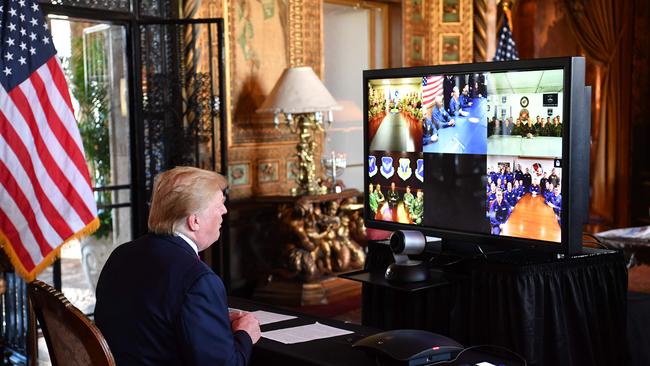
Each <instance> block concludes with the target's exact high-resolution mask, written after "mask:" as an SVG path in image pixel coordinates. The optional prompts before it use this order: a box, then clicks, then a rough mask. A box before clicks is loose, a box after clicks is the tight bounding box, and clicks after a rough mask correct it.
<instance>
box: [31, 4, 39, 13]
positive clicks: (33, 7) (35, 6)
mask: <svg viewBox="0 0 650 366" xmlns="http://www.w3.org/2000/svg"><path fill="white" fill-rule="evenodd" d="M32 11H38V4H36V3H33V4H32Z"/></svg>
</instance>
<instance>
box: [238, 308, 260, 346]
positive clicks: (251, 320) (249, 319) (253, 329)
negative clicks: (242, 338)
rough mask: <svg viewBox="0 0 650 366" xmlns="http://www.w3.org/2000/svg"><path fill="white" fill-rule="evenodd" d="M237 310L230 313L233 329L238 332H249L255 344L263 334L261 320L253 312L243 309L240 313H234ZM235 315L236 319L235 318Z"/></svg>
mask: <svg viewBox="0 0 650 366" xmlns="http://www.w3.org/2000/svg"><path fill="white" fill-rule="evenodd" d="M233 313H236V312H231V313H230V319H231V327H232V331H233V332H236V331H238V330H243V331H244V332H246V333H248V335H249V336H250V337H251V340H252V341H253V344H255V343H257V341H258V340H259V339H260V337H261V336H262V331H261V330H260V322H259V321H258V320H257V319H256V318H255V316H253V314H251V313H247V312H244V311H242V312H241V313H240V314H233ZM233 317H235V319H233Z"/></svg>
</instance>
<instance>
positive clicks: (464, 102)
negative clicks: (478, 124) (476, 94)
mask: <svg viewBox="0 0 650 366" xmlns="http://www.w3.org/2000/svg"><path fill="white" fill-rule="evenodd" d="M458 99H460V107H461V108H463V109H465V108H469V107H470V105H469V103H470V102H471V101H472V98H470V97H469V95H465V94H461V95H460V97H459V98H458Z"/></svg>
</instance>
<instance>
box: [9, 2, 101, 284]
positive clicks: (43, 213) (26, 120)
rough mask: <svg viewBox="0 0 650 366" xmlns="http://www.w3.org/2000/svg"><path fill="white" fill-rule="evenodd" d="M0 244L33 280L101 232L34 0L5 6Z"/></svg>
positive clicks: (62, 88) (67, 100) (53, 57)
mask: <svg viewBox="0 0 650 366" xmlns="http://www.w3.org/2000/svg"><path fill="white" fill-rule="evenodd" d="M0 20H1V23H0V42H2V43H1V44H0V84H1V86H0V203H1V204H0V243H2V244H3V248H4V250H5V252H6V253H7V255H8V256H9V259H10V260H11V262H12V264H13V265H14V267H15V268H16V272H17V273H18V274H20V275H21V276H23V277H24V278H25V279H26V280H27V281H31V280H33V279H34V278H35V277H36V275H37V274H38V273H39V272H40V271H42V270H43V269H45V267H47V266H48V265H50V264H51V263H52V262H53V261H54V260H55V259H56V257H57V255H58V254H59V250H60V247H61V245H62V244H63V243H65V242H67V241H69V240H71V239H74V238H77V237H80V236H82V235H87V234H89V233H91V232H92V231H94V230H96V229H97V227H98V226H99V220H98V219H97V207H96V203H95V199H94V197H93V191H92V188H91V185H90V177H89V174H88V167H87V165H86V160H85V158H84V153H83V146H82V143H81V136H80V135H79V130H78V128H77V123H76V121H75V118H74V115H73V110H72V103H71V100H70V94H69V92H68V87H67V84H66V81H65V78H64V74H63V70H62V69H61V64H60V63H59V60H58V58H57V57H56V50H55V49H54V45H53V44H52V36H51V34H50V32H49V31H48V26H47V23H46V22H45V19H44V17H43V15H42V13H41V11H40V9H39V5H38V3H37V2H36V1H35V0H0Z"/></svg>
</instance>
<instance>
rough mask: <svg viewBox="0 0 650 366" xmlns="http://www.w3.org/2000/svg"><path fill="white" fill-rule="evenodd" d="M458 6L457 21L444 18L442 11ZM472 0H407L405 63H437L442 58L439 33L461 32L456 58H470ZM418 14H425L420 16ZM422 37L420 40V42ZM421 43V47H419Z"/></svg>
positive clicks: (404, 14)
mask: <svg viewBox="0 0 650 366" xmlns="http://www.w3.org/2000/svg"><path fill="white" fill-rule="evenodd" d="M454 6H458V8H457V9H456V10H453V11H457V12H458V18H459V21H458V22H455V21H454V22H450V21H449V17H447V21H446V22H445V21H443V20H445V17H444V15H445V13H444V12H445V11H447V12H449V11H450V7H451V9H453V7H454ZM473 10H474V7H473V0H458V1H455V0H406V1H404V3H403V5H402V19H403V41H404V46H405V47H404V49H403V55H402V57H403V60H404V65H405V66H419V65H437V64H441V63H450V61H443V59H442V55H443V49H442V48H443V46H444V45H443V43H442V40H443V37H442V36H441V35H442V34H446V35H447V34H457V35H460V44H459V49H458V56H459V57H458V61H453V62H471V61H472V60H473V47H474V45H473V41H472V39H473V21H472V18H473V14H474V11H473ZM421 14H425V15H424V16H422V15H421ZM420 40H422V42H420ZM421 43H422V45H423V47H421V48H420V44H421Z"/></svg>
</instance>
